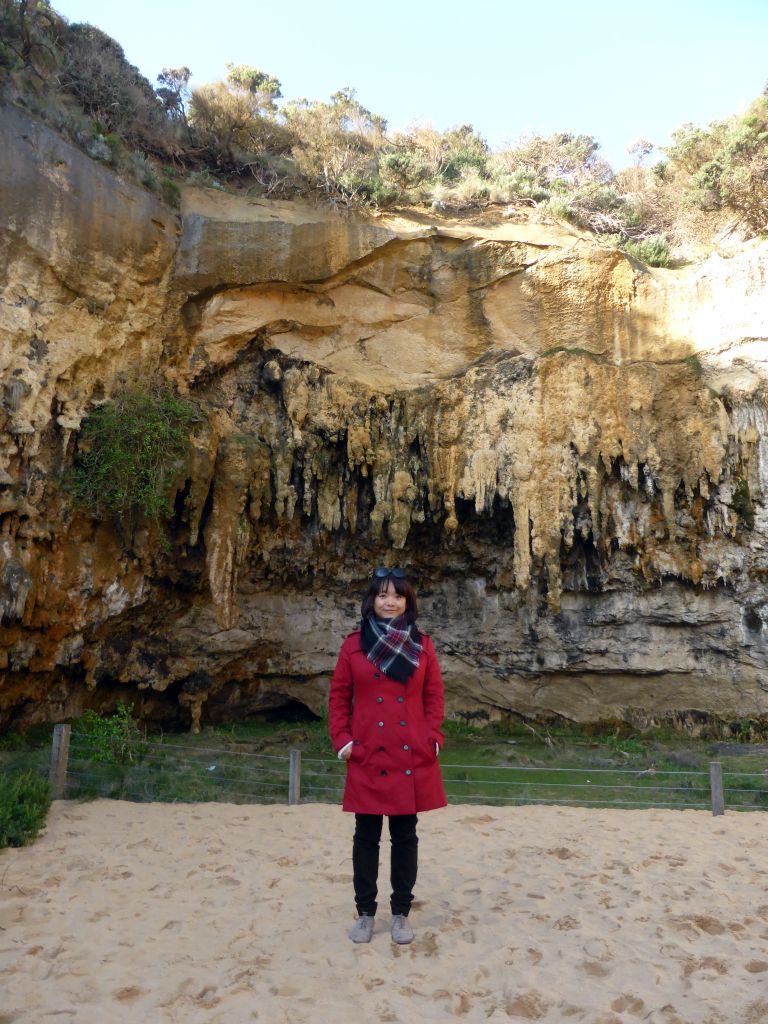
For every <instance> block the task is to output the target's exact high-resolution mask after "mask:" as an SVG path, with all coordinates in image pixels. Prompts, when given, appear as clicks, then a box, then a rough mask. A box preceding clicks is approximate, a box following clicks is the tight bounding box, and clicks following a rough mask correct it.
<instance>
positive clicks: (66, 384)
mask: <svg viewBox="0 0 768 1024" xmlns="http://www.w3.org/2000/svg"><path fill="white" fill-rule="evenodd" d="M2 132H3V137H2V138H0V161H2V162H3V165H4V166H3V167H2V170H3V171H4V174H3V175H2V176H1V177H0V184H1V185H2V187H3V188H4V190H5V191H4V192H3V193H2V195H0V209H1V210H2V213H3V223H2V228H0V252H1V253H2V254H3V257H4V260H3V265H4V267H6V274H5V279H4V281H3V292H2V299H3V305H2V306H1V307H0V313H1V317H0V365H2V368H3V369H2V373H3V407H2V408H3V419H2V423H1V424H0V430H2V436H0V474H2V475H0V483H2V485H3V489H2V491H1V492H0V514H1V515H2V520H1V522H0V611H2V617H3V619H2V621H3V625H2V627H1V632H2V652H3V653H2V655H1V656H2V658H3V666H2V677H0V678H1V679H2V681H1V682H0V720H1V721H4V722H6V723H7V722H13V721H27V722H29V721H35V720H43V719H59V718H62V717H64V716H67V715H71V714H75V713H77V712H78V711H79V710H80V709H81V708H82V707H83V706H96V707H110V706H112V705H113V704H114V702H115V700H117V699H118V698H123V699H131V700H138V703H139V705H140V707H141V709H142V711H143V713H144V715H145V716H146V717H147V718H150V719H156V720H162V721H164V722H166V723H171V724H181V725H189V724H190V723H192V724H193V725H194V724H199V723H200V722H206V721H210V720H217V719H218V720H221V719H225V718H233V717H236V716H240V715H243V714H245V713H248V712H251V711H255V710H259V709H263V708H268V707H275V706H279V705H280V704H282V703H285V702H286V701H289V700H296V701H300V702H302V703H304V704H306V705H307V706H308V707H310V708H312V709H313V710H315V711H317V710H319V708H320V707H321V706H322V703H323V700H324V694H325V691H326V689H327V683H328V679H329V675H330V672H331V670H332V668H333V664H334V661H335V655H336V651H337V649H338V645H339V642H340V639H341V637H342V636H343V635H344V634H345V633H346V632H348V631H349V630H351V629H353V628H354V627H355V624H356V616H357V608H358V600H359V591H360V588H361V585H362V583H363V581H364V580H365V578H366V574H367V573H368V572H369V571H370V568H371V566H373V565H375V564H380V563H386V564H401V565H405V566H407V567H408V569H409V571H410V572H411V574H412V575H413V577H414V578H415V580H416V582H417V584H418V587H419V593H420V596H421V604H422V617H423V624H424V626H425V627H426V628H427V629H428V630H429V631H430V632H431V633H432V635H433V637H434V640H435V644H436V646H437V648H438V651H439V652H440V654H441V662H442V664H443V667H444V671H445V677H446V688H447V698H448V707H449V710H450V711H451V712H452V713H455V714H468V715H478V716H481V717H482V716H490V717H495V716H497V715H498V714H503V713H508V712H512V713H516V714H521V715H525V716H529V717H536V716H565V717H568V718H571V719H574V720H577V721H582V722H590V721H595V720H599V719H623V720H627V721H632V722H635V723H637V724H647V723H650V722H653V721H659V720H670V721H675V722H678V723H680V724H681V726H683V727H685V728H698V727H699V726H700V724H701V722H703V721H706V720H707V718H708V717H714V718H717V719H720V720H723V721H725V722H727V721H729V720H731V719H743V718H751V719H753V720H754V721H755V722H758V721H762V722H763V723H765V722H767V721H768V584H767V583H766V581H767V580H768V509H766V488H767V487H768V402H767V400H766V395H767V394H768V387H767V384H766V382H767V381H768V342H767V341H766V337H767V336H768V322H767V321H768V303H766V301H765V299H766V268H768V245H766V244H765V243H763V244H762V245H761V244H757V243H754V244H752V245H750V246H747V247H743V248H742V249H740V250H739V251H738V252H734V253H731V254H727V255H722V254H721V255H718V256H715V257H713V258H712V259H710V260H709V261H707V262H706V263H704V264H701V265H699V266H696V267H690V268H685V269H683V270H679V271H669V270H666V271H664V270H649V269H648V268H646V267H644V266H642V265H640V264H637V263H635V262H633V261H631V260H629V259H628V258H627V257H625V256H623V255H622V254H620V253H617V252H615V251H613V250H610V249H607V248H605V247H602V246H600V245H599V244H597V243H596V242H595V241H594V240H592V239H590V238H586V237H582V236H581V235H579V234H578V233H576V232H570V231H568V230H566V229H564V228H562V227H558V226H554V225H550V226H547V225H540V224H531V223H528V222H527V221H520V222H518V221H515V220H514V219H513V218H505V217H504V216H503V215H502V214H501V213H499V212H496V213H488V214H486V215H484V216H483V217H476V218H475V219H474V221H472V222H470V221H465V222H462V221H450V220H447V219H445V218H442V219H435V216H433V215H430V216H429V217H425V216H419V215H416V214H414V215H413V216H411V217H409V218H405V217H373V216H369V217H364V216H363V215H357V216H354V217H353V216H342V215H340V214H338V213H334V212H333V211H331V210H328V209H323V208H319V207H318V208H315V207H310V206H307V205H301V204H294V203H269V202H266V201H263V200H255V199H248V198H242V197H234V196H225V195H220V194H217V193H214V192H200V191H194V190H191V191H189V192H187V193H186V194H185V196H184V202H183V205H182V210H181V213H180V215H179V216H178V217H177V216H176V215H173V214H171V213H169V212H168V211H167V210H165V209H164V208H163V207H161V206H160V205H159V204H158V203H156V202H155V201H154V200H153V199H152V198H151V197H150V196H148V195H147V194H146V193H144V192H142V191H141V190H138V189H135V188H133V187H129V186H127V185H125V184H123V183H121V182H119V181H118V180H117V179H116V178H115V177H114V176H113V175H112V173H111V172H110V171H108V170H107V169H105V168H103V167H101V166H100V165H98V164H96V163H94V162H92V161H90V160H89V159H88V158H87V157H85V156H83V155H82V154H79V153H77V152H76V151H75V150H73V149H72V148H71V147H69V146H68V145H67V144H66V143H64V142H63V141H61V140H60V139H58V138H57V137H56V136H55V135H53V134H52V133H50V132H49V131H48V130H47V129H45V128H43V127H41V126H39V125H34V124H32V123H31V122H29V121H26V120H25V119H24V118H23V117H22V116H21V115H20V114H19V113H18V112H15V111H6V112H5V114H4V117H3V122H2ZM158 370H161V371H162V373H163V374H164V375H165V376H166V377H167V378H168V379H169V380H172V381H173V382H174V383H175V384H176V385H177V386H178V387H179V388H180V389H181V390H182V391H184V392H186V393H187V394H188V395H189V396H190V397H191V398H192V399H193V400H194V401H196V402H197V403H198V404H199V406H200V408H201V410H202V411H203V417H202V419H201V421H200V423H199V424H198V425H197V426H196V428H195V434H194V436H193V438H192V442H193V443H192V454H191V458H190V465H189V469H188V472H187V480H186V481H180V482H179V488H180V489H179V494H178V495H177V502H176V508H177V515H176V518H175V520H174V522H173V524H172V527H171V529H170V533H169V536H170V539H171V544H172V550H171V551H170V552H168V551H166V550H165V549H164V548H163V546H162V545H161V544H160V543H159V539H158V537H157V536H156V532H155V530H154V528H153V527H149V526H146V527H143V528H132V529H131V530H128V528H127V527H125V526H124V527H123V528H122V531H121V529H120V528H119V527H115V526H114V525H111V524H106V523H101V524H96V523H92V522H90V521H89V520H87V519H86V518H84V517H83V515H82V513H80V512H78V511H76V510H74V509H73V508H72V506H71V504H70V502H69V500H68V499H67V497H66V494H65V493H64V492H63V491H62V488H61V487H60V486H59V485H58V484H57V482H56V480H57V474H59V473H60V472H61V470H62V469H63V468H64V467H65V466H66V465H67V464H68V462H69V461H70V460H71V456H72V447H73V442H72V435H73V432H74V431H76V430H77V428H78V427H79V424H80V422H81V420H82V418H83V417H84V416H85V415H86V414H87V412H88V410H89V409H90V408H92V407H93V404H94V402H98V401H100V400H103V399H105V398H108V397H109V395H110V394H112V393H113V392H114V391H115V390H116V389H117V388H118V387H120V386H121V384H122V383H123V382H131V381H134V380H137V379H141V377H142V376H145V377H148V376H150V375H151V374H153V373H155V372H157V371H158Z"/></svg>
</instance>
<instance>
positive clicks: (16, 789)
mask: <svg viewBox="0 0 768 1024" xmlns="http://www.w3.org/2000/svg"><path fill="white" fill-rule="evenodd" d="M50 806H51V787H50V785H49V784H48V782H47V780H46V779H43V778H42V777H41V776H40V775H38V774H37V772H34V771H26V772H19V773H13V774H8V775H0V849H4V848H5V847H6V846H27V845H28V844H29V843H31V842H32V840H33V839H35V838H36V836H37V835H38V833H39V832H40V830H41V828H42V827H43V825H44V824H45V818H46V815H47V814H48V808H49V807H50Z"/></svg>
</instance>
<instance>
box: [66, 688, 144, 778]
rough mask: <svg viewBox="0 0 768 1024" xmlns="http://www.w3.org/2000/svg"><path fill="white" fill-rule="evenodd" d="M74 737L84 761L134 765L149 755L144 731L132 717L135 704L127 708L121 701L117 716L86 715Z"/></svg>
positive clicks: (78, 725) (115, 714)
mask: <svg viewBox="0 0 768 1024" xmlns="http://www.w3.org/2000/svg"><path fill="white" fill-rule="evenodd" d="M75 735H76V737H77V742H78V747H79V748H80V750H81V752H82V754H83V755H84V757H85V758H86V759H87V760H89V761H96V762H99V763H100V764H115V765H129V764H134V763H135V762H136V761H140V760H141V759H142V757H144V755H145V754H146V752H147V740H146V736H145V734H144V730H143V729H142V728H141V726H140V725H139V723H138V722H137V721H136V719H135V718H134V717H133V704H129V705H128V706H126V705H125V704H123V703H122V701H121V702H120V703H119V704H118V705H117V710H116V711H115V713H114V715H109V716H105V715H100V714H98V713H97V712H96V711H90V710H89V711H85V712H83V717H82V718H81V719H80V721H79V722H77V723H76V725H75Z"/></svg>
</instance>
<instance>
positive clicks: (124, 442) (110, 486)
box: [69, 389, 198, 520]
mask: <svg viewBox="0 0 768 1024" xmlns="http://www.w3.org/2000/svg"><path fill="white" fill-rule="evenodd" d="M197 417H198V414H197V411H196V410H195V408H194V406H192V405H190V404H189V402H185V401H184V400H183V399H180V398H179V397H178V396H176V395H175V394H174V393H173V392H172V391H171V390H170V389H165V390H160V391H157V392H154V393H146V392H143V391H138V390H134V391H125V392H123V393H122V394H119V395H117V396H115V398H114V399H112V400H111V401H109V402H105V403H104V404H103V405H100V406H99V407H98V408H97V409H95V410H94V411H93V412H92V413H90V414H89V416H88V417H87V418H86V419H85V421H84V423H83V427H82V430H81V432H80V438H79V441H78V450H77V455H76V457H75V465H74V467H73V470H72V472H71V474H70V477H69V487H70V491H71V493H72V495H73V497H74V499H75V501H76V502H77V503H78V504H79V505H82V506H83V507H84V508H85V509H86V510H87V511H88V512H89V513H90V515H91V516H93V517H94V518H95V519H111V518H112V517H115V516H117V517H118V518H123V517H131V516H133V515H135V514H140V515H144V516H147V517H148V518H151V519H155V520H160V519H168V518H169V517H170V515H171V512H172V508H173V503H172V502H173V495H174V491H175V488H174V483H175V481H176V479H177V477H178V474H179V473H180V471H181V470H182V469H183V468H184V465H185V462H186V459H187V456H188V453H189V447H190V442H189V428H190V426H191V424H192V423H193V422H194V421H195V420H196V419H197Z"/></svg>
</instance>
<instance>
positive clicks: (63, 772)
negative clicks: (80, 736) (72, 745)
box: [48, 725, 72, 800]
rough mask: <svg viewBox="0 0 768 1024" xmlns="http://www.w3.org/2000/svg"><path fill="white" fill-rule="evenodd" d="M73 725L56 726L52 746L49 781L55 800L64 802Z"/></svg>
mask: <svg viewBox="0 0 768 1024" xmlns="http://www.w3.org/2000/svg"><path fill="white" fill-rule="evenodd" d="M71 731H72V726H71V725H54V727H53V745H52V746H51V767H50V770H49V772H48V780H49V782H50V783H51V791H52V793H53V799H54V800H63V799H64V794H65V793H66V790H67V760H68V759H69V734H70V733H71Z"/></svg>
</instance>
